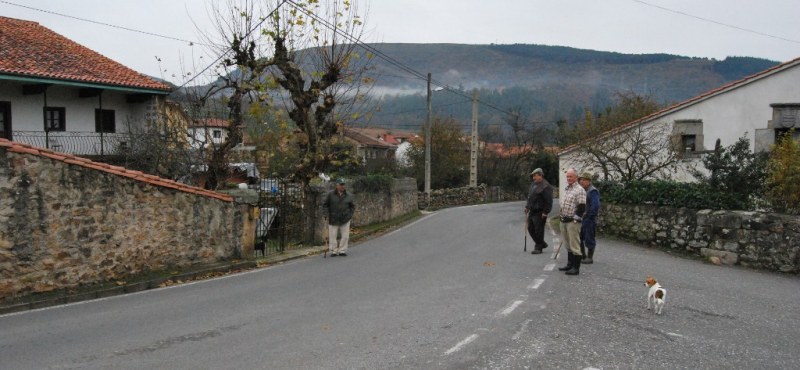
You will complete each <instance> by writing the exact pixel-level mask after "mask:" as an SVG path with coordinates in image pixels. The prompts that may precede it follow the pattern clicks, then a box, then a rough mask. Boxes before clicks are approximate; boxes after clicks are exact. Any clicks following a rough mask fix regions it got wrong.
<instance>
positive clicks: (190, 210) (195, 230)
mask: <svg viewBox="0 0 800 370" xmlns="http://www.w3.org/2000/svg"><path fill="white" fill-rule="evenodd" d="M0 144H3V146H0V298H5V297H11V296H17V295H24V294H28V293H31V292H44V291H50V290H54V289H61V288H70V287H76V286H78V285H81V284H90V283H95V282H102V281H107V280H112V279H123V278H125V277H126V276H129V275H132V274H137V273H141V272H146V271H154V270H160V269H164V268H167V267H171V266H186V265H191V264H196V263H210V262H215V261H218V260H223V259H229V258H237V257H239V256H241V255H242V254H243V253H244V254H246V253H247V252H246V248H245V245H246V244H247V243H246V240H245V238H243V235H244V234H246V232H244V230H243V225H244V224H245V223H246V221H247V220H245V219H247V218H252V215H250V213H252V212H249V208H248V207H247V206H244V205H238V204H236V203H234V202H232V201H231V200H230V199H231V198H230V197H227V196H223V195H222V194H219V193H212V192H208V191H204V190H202V189H196V188H195V189H196V190H193V189H192V188H191V187H187V186H183V185H182V184H178V183H175V182H170V181H168V180H163V179H158V178H157V177H155V176H149V175H144V174H141V173H138V174H137V173H136V172H134V171H127V170H125V169H122V168H119V167H113V166H108V165H103V164H99V163H96V162H90V161H87V160H84V159H79V158H76V157H71V158H66V159H65V158H64V157H63V156H60V157H59V156H57V155H56V153H52V152H49V151H45V150H44V149H41V153H43V154H40V152H39V150H36V149H35V148H34V149H30V148H24V147H19V146H15V145H16V144H13V143H12V144H9V142H7V141H6V142H4V143H0ZM44 153H46V155H48V156H51V157H47V156H44ZM53 158H60V160H59V159H53ZM103 166H105V167H103ZM114 171H119V172H118V173H115V172H114ZM156 184H162V186H158V185H156ZM226 198H227V200H226ZM250 247H251V248H252V245H251V246H250ZM243 248H245V249H243Z"/></svg>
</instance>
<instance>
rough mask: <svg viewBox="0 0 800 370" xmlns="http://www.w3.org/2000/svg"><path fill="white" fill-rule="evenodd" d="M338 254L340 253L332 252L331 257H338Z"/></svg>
mask: <svg viewBox="0 0 800 370" xmlns="http://www.w3.org/2000/svg"><path fill="white" fill-rule="evenodd" d="M338 255H339V253H331V257H336V256H338Z"/></svg>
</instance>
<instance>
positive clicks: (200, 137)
mask: <svg viewBox="0 0 800 370" xmlns="http://www.w3.org/2000/svg"><path fill="white" fill-rule="evenodd" d="M230 125H231V123H230V121H229V120H226V119H221V118H199V119H196V120H193V121H192V123H191V124H190V125H189V132H188V135H189V138H190V142H191V146H192V148H197V149H200V148H208V147H211V146H215V145H220V144H223V143H224V142H225V141H227V140H228V132H229V131H230Z"/></svg>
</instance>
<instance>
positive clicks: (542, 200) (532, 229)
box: [525, 168, 553, 254]
mask: <svg viewBox="0 0 800 370" xmlns="http://www.w3.org/2000/svg"><path fill="white" fill-rule="evenodd" d="M531 180H533V183H532V184H531V187H530V189H529V190H528V203H527V204H526V205H525V214H526V215H527V217H528V233H529V234H530V235H531V239H533V242H534V243H536V245H535V246H534V247H533V250H532V251H531V254H541V253H542V249H545V248H547V243H545V242H544V225H545V222H547V215H548V214H549V213H550V210H551V209H552V208H553V187H552V186H550V183H548V182H547V180H545V179H544V171H542V169H541V168H537V169H535V170H533V172H531Z"/></svg>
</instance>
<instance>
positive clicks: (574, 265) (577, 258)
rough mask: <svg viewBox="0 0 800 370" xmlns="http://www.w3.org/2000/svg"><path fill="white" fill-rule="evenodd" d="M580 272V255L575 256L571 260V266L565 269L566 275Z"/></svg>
mask: <svg viewBox="0 0 800 370" xmlns="http://www.w3.org/2000/svg"><path fill="white" fill-rule="evenodd" d="M580 273H581V256H575V257H573V260H572V268H571V269H569V270H567V272H565V273H564V274H566V275H578V274H580Z"/></svg>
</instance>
